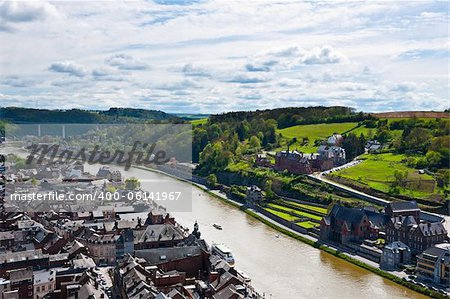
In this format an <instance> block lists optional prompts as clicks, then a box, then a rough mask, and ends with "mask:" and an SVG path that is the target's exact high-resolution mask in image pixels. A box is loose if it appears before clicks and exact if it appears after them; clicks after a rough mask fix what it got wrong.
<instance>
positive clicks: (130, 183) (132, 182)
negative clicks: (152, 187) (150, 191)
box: [125, 177, 141, 190]
mask: <svg viewBox="0 0 450 299" xmlns="http://www.w3.org/2000/svg"><path fill="white" fill-rule="evenodd" d="M139 187H141V182H140V181H139V179H138V178H135V177H131V178H127V179H126V180H125V188H127V189H128V190H137V189H139Z"/></svg>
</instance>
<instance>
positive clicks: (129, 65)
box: [106, 53, 149, 70]
mask: <svg viewBox="0 0 450 299" xmlns="http://www.w3.org/2000/svg"><path fill="white" fill-rule="evenodd" d="M106 63H107V64H109V65H111V66H115V67H117V68H119V69H121V70H146V69H148V68H149V66H148V64H147V63H145V62H143V61H140V60H138V59H135V58H133V57H132V56H131V55H127V54H123V53H121V54H115V55H112V56H110V57H109V58H107V59H106Z"/></svg>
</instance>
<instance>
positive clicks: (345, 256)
mask: <svg viewBox="0 0 450 299" xmlns="http://www.w3.org/2000/svg"><path fill="white" fill-rule="evenodd" d="M138 168H139V169H142V170H145V171H152V172H155V173H159V174H163V175H166V176H169V177H172V178H175V179H176V180H178V181H181V182H184V183H189V184H191V185H193V186H194V187H196V188H198V189H200V190H202V191H203V192H206V193H207V194H209V195H210V196H213V197H215V198H217V199H219V200H220V201H222V202H224V203H226V204H228V205H230V206H233V207H234V208H238V209H240V210H242V211H243V212H245V213H246V214H247V215H249V216H251V217H253V218H254V219H256V220H258V221H260V222H262V223H263V224H265V225H267V226H269V227H271V228H273V229H275V230H277V231H278V232H280V233H282V234H284V235H286V236H289V237H291V238H293V239H295V240H298V241H301V242H302V243H305V244H307V245H309V246H312V247H314V248H316V249H319V250H322V251H323V252H325V253H326V254H330V255H333V256H335V257H337V258H339V259H342V260H344V261H346V262H349V263H351V264H353V265H356V266H358V267H360V268H362V269H365V270H367V271H370V272H371V273H374V274H376V275H379V276H380V277H383V278H385V279H388V280H390V281H392V282H394V283H396V284H398V285H401V286H404V287H407V288H408V289H411V290H413V291H415V292H418V293H420V294H424V295H427V296H432V297H434V298H447V297H446V296H445V295H443V294H440V293H437V292H433V291H431V290H428V289H426V288H422V287H420V286H417V285H415V284H412V283H410V282H407V281H404V280H402V278H401V277H399V276H396V275H395V274H392V273H389V272H386V271H383V270H381V269H379V268H378V267H377V264H376V263H373V262H371V261H364V259H363V258H360V257H359V256H351V255H350V254H349V253H346V252H343V251H342V250H339V249H338V248H334V247H331V246H330V245H325V244H322V243H320V242H319V241H318V240H317V239H316V238H314V237H312V236H309V235H304V234H301V233H297V232H295V231H292V230H290V229H289V228H288V227H284V226H283V225H281V224H279V223H275V222H274V221H273V220H271V219H269V218H267V217H265V216H264V215H261V214H259V213H258V212H256V211H254V210H251V209H248V208H243V205H242V204H241V203H238V202H236V201H233V200H231V199H229V198H227V197H226V195H224V194H221V193H218V192H214V191H213V190H210V189H209V188H207V187H206V186H204V185H201V184H197V183H193V182H191V181H188V180H185V179H180V178H177V177H174V176H171V175H169V174H166V173H164V172H162V171H160V170H157V169H149V168H145V167H138Z"/></svg>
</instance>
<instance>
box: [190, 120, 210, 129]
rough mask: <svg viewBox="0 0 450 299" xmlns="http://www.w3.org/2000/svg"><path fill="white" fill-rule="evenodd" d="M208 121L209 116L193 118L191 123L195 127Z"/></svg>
mask: <svg viewBox="0 0 450 299" xmlns="http://www.w3.org/2000/svg"><path fill="white" fill-rule="evenodd" d="M207 121H208V118H200V119H194V120H191V124H192V125H193V126H194V127H195V126H198V125H203V124H206V122H207Z"/></svg>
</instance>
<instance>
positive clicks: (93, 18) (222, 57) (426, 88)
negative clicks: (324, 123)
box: [0, 0, 450, 113]
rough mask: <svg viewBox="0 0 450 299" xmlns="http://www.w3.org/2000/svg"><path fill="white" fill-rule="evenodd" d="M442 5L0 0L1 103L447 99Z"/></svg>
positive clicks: (378, 104)
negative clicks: (28, 0) (15, 0)
mask: <svg viewBox="0 0 450 299" xmlns="http://www.w3.org/2000/svg"><path fill="white" fill-rule="evenodd" d="M448 9H449V5H448V3H447V1H442V2H431V1H425V2H419V1H402V2H392V1H379V2H377V1H370V2H365V3H364V2H352V3H349V2H342V3H339V2H337V1H331V2H315V1H314V2H299V1H275V0H272V1H259V0H258V1H256V0H253V1H243V2H238V1H236V2H234V1H229V0H221V1H201V0H200V1H195V0H194V1H189V0H188V1H178V0H174V1H169V0H157V1H134V0H132V1H84V2H67V1H56V2H43V1H31V2H24V1H18V2H0V106H22V107H33V108H35V107H39V108H61V109H66V108H89V109H106V108H108V107H111V106H114V107H125V106H127V107H135V108H147V109H160V110H164V111H167V112H184V113H218V112H223V111H232V110H253V109H263V108H275V107H285V106H311V105H347V106H351V107H354V108H356V109H358V110H363V111H392V110H419V109H420V110H432V109H434V110H438V109H445V108H449V107H450V104H449V81H448V70H449V59H448V58H449V57H448V51H449V46H450V43H449V14H448Z"/></svg>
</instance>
